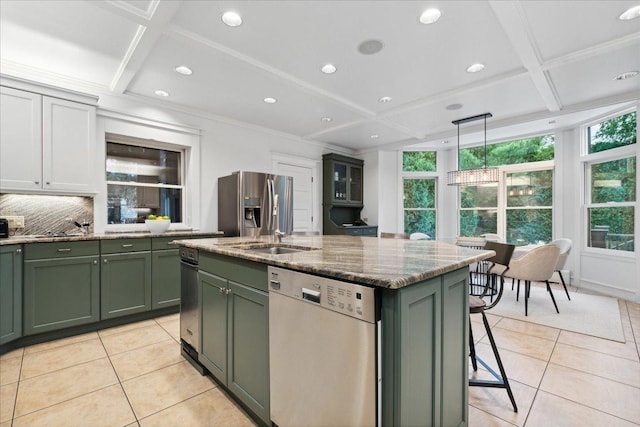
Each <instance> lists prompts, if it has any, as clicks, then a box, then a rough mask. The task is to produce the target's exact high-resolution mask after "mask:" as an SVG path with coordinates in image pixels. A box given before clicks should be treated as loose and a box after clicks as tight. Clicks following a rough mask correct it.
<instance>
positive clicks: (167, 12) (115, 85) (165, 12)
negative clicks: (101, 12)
mask: <svg viewBox="0 0 640 427" xmlns="http://www.w3.org/2000/svg"><path fill="white" fill-rule="evenodd" d="M108 4H113V3H108ZM153 6H154V7H151V8H150V9H149V10H150V13H151V14H152V15H151V16H150V17H149V19H148V21H146V22H145V24H144V25H142V24H138V30H137V31H136V34H135V35H134V37H133V39H132V40H131V43H130V44H129V48H128V49H127V52H126V54H125V55H124V57H123V58H122V61H120V66H119V67H118V70H117V71H116V72H115V74H114V76H113V79H112V80H111V84H110V85H109V89H110V90H111V91H112V92H115V93H119V94H122V93H124V92H125V91H126V90H127V88H128V87H129V84H130V83H131V81H132V80H133V78H134V77H135V75H136V74H137V73H138V71H140V69H141V68H142V65H143V64H144V61H145V60H146V59H147V56H148V55H149V53H151V50H152V49H153V47H154V46H155V45H156V42H157V41H158V39H159V38H160V37H161V36H162V33H163V32H164V29H165V27H166V26H167V25H168V24H169V23H170V22H171V19H172V18H173V16H174V15H175V14H176V12H177V11H178V9H179V8H180V2H177V1H170V2H166V1H163V2H160V1H156V2H154V4H153ZM115 10H118V11H123V10H124V11H125V13H128V14H129V17H130V19H131V20H132V21H134V22H138V21H139V20H140V19H141V18H143V19H144V17H141V16H140V15H139V14H133V13H131V12H129V11H128V10H125V9H122V8H120V6H115ZM118 14H120V15H121V12H119V13H118Z"/></svg>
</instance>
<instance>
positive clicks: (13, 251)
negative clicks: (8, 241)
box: [0, 245, 22, 345]
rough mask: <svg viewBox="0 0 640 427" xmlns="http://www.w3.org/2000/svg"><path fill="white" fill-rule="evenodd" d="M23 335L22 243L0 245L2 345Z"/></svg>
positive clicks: (0, 335) (0, 340) (0, 328)
mask: <svg viewBox="0 0 640 427" xmlns="http://www.w3.org/2000/svg"><path fill="white" fill-rule="evenodd" d="M21 336H22V245H8V246H0V345H1V344H6V343H8V342H10V341H13V340H15V339H18V338H20V337H21Z"/></svg>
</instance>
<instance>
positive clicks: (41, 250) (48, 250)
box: [24, 240, 100, 261]
mask: <svg viewBox="0 0 640 427" xmlns="http://www.w3.org/2000/svg"><path fill="white" fill-rule="evenodd" d="M99 253H100V246H99V243H98V241H96V240H92V241H86V242H52V243H29V244H26V245H24V259H25V261H28V260H33V259H48V258H65V257H76V256H90V255H98V254H99Z"/></svg>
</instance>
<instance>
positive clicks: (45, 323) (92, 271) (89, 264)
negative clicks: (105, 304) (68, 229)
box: [23, 241, 100, 335]
mask: <svg viewBox="0 0 640 427" xmlns="http://www.w3.org/2000/svg"><path fill="white" fill-rule="evenodd" d="M98 254H99V245H98V242H95V241H93V242H92V241H87V242H55V243H32V244H28V245H25V249H24V319H23V321H24V334H25V335H30V334H36V333H40V332H47V331H53V330H57V329H62V328H67V327H70V326H77V325H83V324H86V323H91V322H96V321H98V320H99V319H100V273H99V272H100V266H99V265H98V260H99V256H98Z"/></svg>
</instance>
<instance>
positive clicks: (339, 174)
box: [332, 162, 349, 202]
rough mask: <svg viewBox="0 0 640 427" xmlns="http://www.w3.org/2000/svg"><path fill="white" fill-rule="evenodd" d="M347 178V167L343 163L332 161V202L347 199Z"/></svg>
mask: <svg viewBox="0 0 640 427" xmlns="http://www.w3.org/2000/svg"><path fill="white" fill-rule="evenodd" d="M348 179H349V167H348V166H347V165H346V164H344V163H339V162H333V176H332V180H333V194H332V199H333V201H334V202H346V201H347V200H348V194H347V191H348V188H347V181H348Z"/></svg>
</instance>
